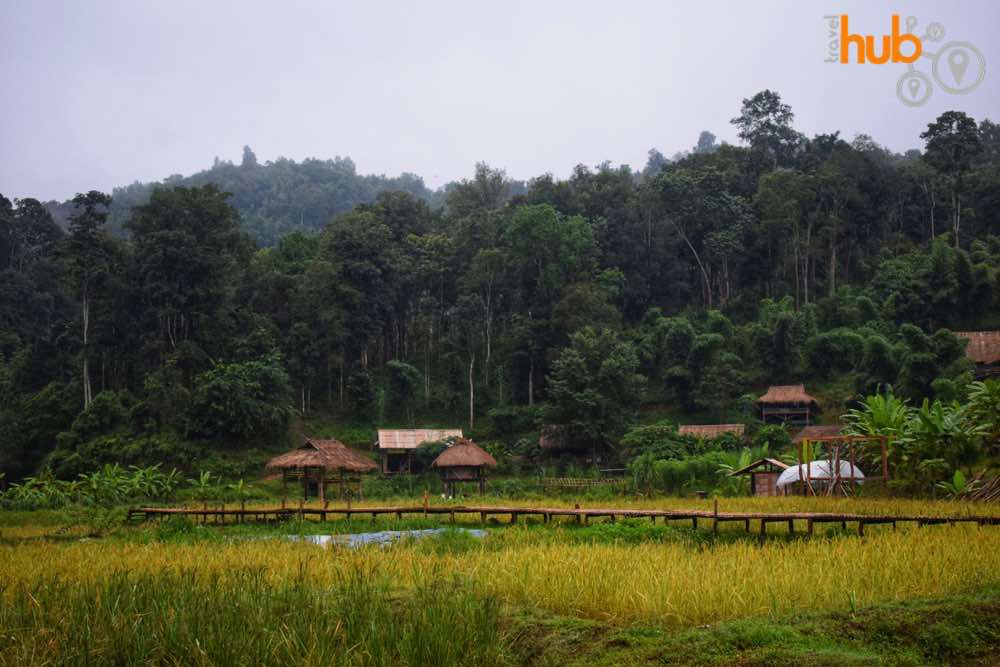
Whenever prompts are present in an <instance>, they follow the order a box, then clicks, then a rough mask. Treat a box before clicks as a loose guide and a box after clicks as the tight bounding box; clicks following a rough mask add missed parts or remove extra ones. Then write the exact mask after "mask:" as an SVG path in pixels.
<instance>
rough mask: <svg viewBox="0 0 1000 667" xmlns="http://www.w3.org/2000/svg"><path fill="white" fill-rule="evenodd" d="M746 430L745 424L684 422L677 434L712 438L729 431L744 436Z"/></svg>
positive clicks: (740, 436) (706, 438)
mask: <svg viewBox="0 0 1000 667" xmlns="http://www.w3.org/2000/svg"><path fill="white" fill-rule="evenodd" d="M746 430H747V427H746V425H745V424H683V425H681V426H680V427H678V429H677V434H678V435H693V436H695V437H696V438H704V439H705V440H711V439H712V438H718V437H719V436H720V435H725V434H727V433H730V434H732V435H734V436H736V437H737V438H742V437H743V435H744V434H745V433H746Z"/></svg>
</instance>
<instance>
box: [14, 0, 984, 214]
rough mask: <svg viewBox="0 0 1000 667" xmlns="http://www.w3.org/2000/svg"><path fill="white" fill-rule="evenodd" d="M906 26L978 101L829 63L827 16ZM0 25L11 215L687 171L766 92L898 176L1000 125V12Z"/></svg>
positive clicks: (719, 5) (25, 5)
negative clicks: (926, 147)
mask: <svg viewBox="0 0 1000 667" xmlns="http://www.w3.org/2000/svg"><path fill="white" fill-rule="evenodd" d="M894 13H895V14H899V15H901V16H902V17H903V20H904V21H905V17H909V16H912V17H915V18H916V19H918V21H919V22H918V23H917V25H916V28H915V29H914V30H915V32H916V33H918V36H922V35H923V34H924V31H925V29H926V27H927V26H928V25H929V24H930V23H931V22H937V23H939V24H940V25H942V26H943V27H944V29H945V34H944V36H943V38H942V39H940V40H937V41H926V42H925V43H924V49H925V51H926V52H928V53H933V52H937V51H939V50H940V49H941V48H942V47H943V46H944V45H945V44H946V43H947V42H953V41H958V42H968V43H971V44H972V45H974V46H975V47H977V48H978V49H979V51H980V52H981V53H982V55H983V57H984V60H985V70H986V74H985V78H984V79H983V80H982V82H981V83H980V84H979V86H978V87H977V88H976V89H975V90H974V91H972V92H971V93H968V94H964V95H959V94H950V93H948V92H947V91H946V90H944V89H943V88H941V87H940V85H938V84H937V83H936V82H934V80H933V78H932V76H933V61H932V59H931V58H930V57H925V58H921V59H919V60H918V62H916V63H915V64H914V67H915V68H916V69H917V70H918V71H921V72H924V73H925V75H926V77H927V78H926V79H921V81H927V82H930V83H931V85H932V86H933V91H932V93H931V97H930V98H929V99H928V101H927V102H926V103H925V104H923V105H921V106H916V107H911V106H907V105H904V104H902V103H901V102H900V100H899V99H898V98H897V95H896V90H897V82H898V81H899V79H900V77H901V76H902V75H904V74H906V72H907V65H905V64H902V63H887V64H884V65H872V64H865V65H862V64H857V63H852V64H847V65H845V64H840V63H828V62H825V59H826V58H827V57H828V51H827V44H828V41H829V40H828V34H827V29H828V28H827V24H826V21H825V20H824V16H827V15H840V14H847V15H848V17H849V21H850V32H852V33H855V32H856V33H861V34H874V35H883V34H888V33H889V31H890V20H891V16H892V14H894ZM2 16H3V19H2V21H0V86H2V90H3V97H2V98H0V99H3V103H2V104H0V193H3V194H4V195H6V196H8V197H10V198H14V197H36V198H38V199H42V200H47V199H66V198H69V197H71V196H73V194H75V193H76V192H80V191H86V190H91V189H98V190H103V191H110V190H111V189H112V188H113V187H115V186H119V185H127V184H129V183H132V182H135V181H150V180H159V179H162V178H164V177H166V176H169V175H171V174H177V173H180V174H185V175H186V174H190V173H193V172H196V171H200V170H202V169H206V168H208V167H209V166H211V164H212V161H213V159H214V158H215V157H219V158H221V159H226V160H233V161H235V162H238V161H239V160H240V157H241V154H242V147H243V146H244V145H245V144H246V145H250V146H251V147H252V148H253V150H254V152H255V153H256V155H257V158H258V160H259V161H260V162H266V161H268V160H274V159H276V158H278V157H287V158H291V159H294V160H301V159H304V158H307V157H317V158H323V159H325V158H332V157H334V156H349V157H351V158H352V159H353V160H354V162H355V164H356V165H357V168H358V171H359V172H360V173H375V174H386V175H396V174H399V173H401V172H411V173H416V174H418V175H420V176H421V177H423V178H424V180H425V182H426V183H427V185H428V186H430V187H438V186H441V185H443V184H444V183H446V182H448V181H451V180H456V179H461V178H467V177H469V176H471V174H472V172H473V169H474V165H475V163H476V162H477V161H485V162H488V163H489V164H490V165H491V166H494V167H499V168H502V169H505V170H506V171H507V174H508V175H509V176H510V177H512V178H517V179H527V178H531V177H533V176H537V175H540V174H542V173H546V172H550V173H552V174H554V175H555V176H557V177H566V176H568V175H569V173H570V171H571V170H572V168H573V167H574V166H575V165H577V164H581V163H582V164H586V165H590V166H593V165H596V164H599V163H601V162H603V161H605V160H608V161H611V162H612V163H615V164H619V163H624V164H628V165H631V166H632V167H633V168H637V169H641V168H642V166H643V165H644V164H645V161H646V156H647V151H648V150H649V149H650V148H652V147H656V148H657V149H659V150H660V151H661V152H663V153H664V154H666V155H668V156H669V155H672V154H673V153H675V152H677V151H681V150H686V149H690V148H691V147H692V146H693V145H694V144H695V142H696V140H697V137H698V134H699V133H700V132H701V131H702V130H709V131H711V132H713V133H714V134H716V135H717V136H718V137H719V139H720V140H725V141H728V142H730V143H737V142H738V139H737V137H736V133H735V130H734V128H733V126H732V125H731V124H730V122H729V121H730V119H731V118H732V117H733V116H735V115H737V113H738V112H739V108H740V103H741V100H742V99H743V98H746V97H750V96H752V95H753V94H754V93H756V92H758V91H760V90H762V89H765V88H769V89H772V90H776V91H778V92H779V93H780V94H781V96H782V99H783V100H784V101H785V102H786V103H788V104H789V105H791V107H792V110H793V111H794V113H795V125H796V128H797V129H798V130H799V131H801V132H803V133H805V134H807V135H809V136H811V135H813V134H816V133H820V132H832V131H835V130H840V131H841V135H842V136H844V137H845V138H847V139H851V138H853V137H854V136H855V135H856V134H858V133H865V134H869V135H871V136H872V137H874V138H875V140H876V141H878V142H879V143H881V144H883V145H885V146H887V147H888V148H890V149H892V150H894V151H898V152H902V151H905V150H907V149H910V148H919V147H921V146H922V141H921V140H920V138H919V134H920V132H921V131H923V130H924V129H925V128H926V127H927V124H928V123H929V122H931V121H932V120H933V119H934V118H935V117H937V116H938V115H939V114H940V113H942V112H943V111H946V110H950V109H957V110H960V111H964V112H966V113H968V114H969V115H971V116H973V117H974V118H976V119H977V120H981V119H982V118H984V117H991V118H992V119H993V120H997V121H1000V40H998V39H997V35H998V34H1000V2H995V1H993V0H981V1H980V0H957V1H956V0H952V1H950V2H878V1H872V0H869V1H867V2H844V1H839V2H837V1H833V0H819V1H811V2H803V1H801V0H798V1H795V0H788V1H769V2H711V1H707V0H698V1H691V2H681V1H679V0H678V1H674V2H662V1H650V2H639V1H629V0H619V1H617V2H611V1H609V0H604V1H603V2H590V1H587V0H573V1H562V0H545V1H544V2H543V1H538V0H534V1H528V2H521V1H509V2H502V3H501V2H490V3H486V2H479V1H476V0H462V1H460V2H454V1H450V0H440V1H438V0H434V1H424V2H413V1H412V0H411V1H410V2H394V1H388V0H386V1H380V2H371V1H358V2H355V1H353V0H341V1H337V2H334V1H332V0H330V1H322V2H321V1H319V0H315V1H302V0H282V1H281V2H279V1H277V0H274V1H272V2H253V1H248V0H240V1H235V0H234V1H227V0H170V1H169V2H166V1H159V0H143V1H141V2H136V1H125V2H117V1H111V0H70V1H58V0H4V3H3V12H2ZM954 48H958V47H953V49H954ZM949 53H950V52H949ZM966 53H968V52H966ZM943 55H948V54H943ZM972 60H973V61H974V62H972V63H971V64H968V65H967V67H966V70H967V71H965V72H964V78H965V81H964V83H965V84H966V85H967V84H968V83H969V81H970V80H972V77H973V76H974V74H975V73H976V72H978V69H977V68H978V59H977V58H976V57H975V56H973V57H972ZM938 64H939V66H940V67H939V69H940V70H941V73H942V74H943V76H944V77H945V78H947V76H948V75H947V70H948V67H947V65H948V63H947V62H946V61H945V60H941V59H939V61H938ZM959 64H960V63H959ZM954 75H955V73H954V70H953V71H952V77H954ZM913 77H919V75H911V78H913ZM949 83H950V84H951V85H952V86H955V85H956V82H955V81H954V78H953V79H952V80H950V81H949ZM908 85H910V84H908V83H907V82H904V84H902V89H903V91H904V94H905V93H906V90H907V86H908ZM914 85H916V84H914ZM920 85H924V84H923V83H921V84H920ZM923 90H924V89H920V90H918V91H917V92H918V93H919V94H921V95H922V94H923Z"/></svg>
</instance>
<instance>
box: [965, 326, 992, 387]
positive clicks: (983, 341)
mask: <svg viewBox="0 0 1000 667" xmlns="http://www.w3.org/2000/svg"><path fill="white" fill-rule="evenodd" d="M954 333H955V336H957V337H958V338H961V339H962V340H966V341H968V343H967V344H966V346H965V356H966V357H967V358H968V359H969V361H971V362H972V363H973V364H975V366H976V379H977V380H985V379H987V378H994V377H1000V331H956V332H954Z"/></svg>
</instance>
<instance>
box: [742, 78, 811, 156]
mask: <svg viewBox="0 0 1000 667" xmlns="http://www.w3.org/2000/svg"><path fill="white" fill-rule="evenodd" d="M794 119H795V114H793V113H792V108H791V107H790V106H788V105H787V104H785V103H783V102H782V101H781V95H779V94H778V93H776V92H774V91H771V90H762V91H761V92H759V93H757V94H756V95H754V96H753V97H751V98H749V99H744V100H743V106H742V107H741V108H740V115H739V116H736V117H735V118H733V119H732V120H731V121H730V122H731V123H732V124H733V125H735V126H736V129H737V131H738V135H739V137H740V139H742V140H743V141H745V142H747V143H748V144H749V145H750V148H751V149H753V150H754V151H755V152H758V153H759V154H761V155H762V156H764V157H765V159H766V161H767V162H769V163H770V164H769V166H770V167H771V168H772V169H774V168H776V167H778V166H779V165H787V164H788V163H789V162H790V161H791V159H792V157H793V155H794V152H795V148H796V147H797V146H798V145H799V143H801V141H802V135H800V134H799V133H798V132H796V131H795V128H793V127H792V121H793V120H794Z"/></svg>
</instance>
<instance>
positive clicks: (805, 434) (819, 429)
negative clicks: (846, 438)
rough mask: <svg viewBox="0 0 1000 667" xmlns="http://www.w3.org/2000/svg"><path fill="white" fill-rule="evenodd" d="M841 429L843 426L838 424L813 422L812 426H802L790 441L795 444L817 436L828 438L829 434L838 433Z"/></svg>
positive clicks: (834, 434)
mask: <svg viewBox="0 0 1000 667" xmlns="http://www.w3.org/2000/svg"><path fill="white" fill-rule="evenodd" d="M843 430H844V427H843V426H840V425H839V424H826V425H819V424H813V425H812V426H803V427H802V430H801V431H799V432H798V433H796V434H795V437H794V438H792V443H793V444H796V445H797V444H798V443H800V442H802V441H803V440H817V439H819V438H828V437H830V436H836V435H840V432H841V431H843Z"/></svg>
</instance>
